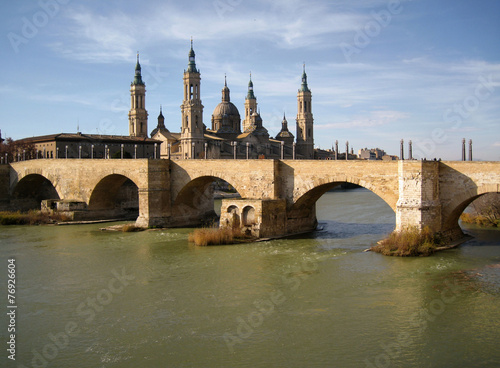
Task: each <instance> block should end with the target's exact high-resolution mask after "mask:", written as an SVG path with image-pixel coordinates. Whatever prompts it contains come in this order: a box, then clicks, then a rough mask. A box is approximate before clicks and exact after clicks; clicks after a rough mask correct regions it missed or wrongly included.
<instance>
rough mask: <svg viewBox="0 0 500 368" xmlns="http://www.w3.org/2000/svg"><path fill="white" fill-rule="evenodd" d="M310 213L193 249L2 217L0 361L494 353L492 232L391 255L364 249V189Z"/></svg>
mask: <svg viewBox="0 0 500 368" xmlns="http://www.w3.org/2000/svg"><path fill="white" fill-rule="evenodd" d="M317 213H318V219H319V221H320V230H319V231H317V232H315V233H312V234H309V235H306V236H300V237H296V238H292V239H281V240H275V241H270V242H261V243H253V244H244V245H236V246H220V247H205V248H200V247H194V246H192V245H190V244H188V242H187V236H188V233H189V232H190V229H168V230H154V231H146V232H140V233H117V232H102V231H100V230H99V228H100V227H102V225H80V226H34V227H26V226H25V227H22V226H9V227H6V226H4V227H0V254H1V262H2V267H1V268H0V282H1V285H2V289H1V290H2V294H3V295H2V296H1V298H2V300H3V303H0V304H1V306H0V308H2V309H4V312H2V319H1V326H0V336H1V337H2V341H5V342H4V343H3V346H4V348H3V349H2V353H1V357H0V361H1V364H0V365H1V366H2V367H61V368H63V367H64V368H68V367H71V368H84V367H85V368H88V367H120V368H129V367H130V368H132V367H133V368H138V367H146V368H149V367H301V368H302V367H342V368H345V367H499V366H500V349H499V341H500V231H498V230H485V229H478V228H474V227H470V226H469V227H467V232H469V233H470V234H471V235H473V236H474V238H473V239H472V240H470V241H468V242H466V243H464V244H462V245H461V246H460V247H458V248H456V249H452V250H448V251H444V252H440V253H438V254H435V255H433V256H431V257H426V258H424V257H422V258H392V257H385V256H382V255H380V254H374V253H371V252H367V253H366V252H363V250H364V249H366V248H368V247H369V246H370V245H371V244H373V243H374V242H376V241H377V240H379V239H381V238H383V237H384V236H385V235H386V234H387V233H389V232H390V231H391V230H392V229H393V227H394V223H395V216H394V213H393V211H392V210H391V209H390V208H389V207H388V206H387V205H386V204H385V202H383V201H382V200H381V199H380V198H379V197H377V196H376V195H374V194H373V193H372V192H370V191H368V190H364V189H356V190H349V191H334V192H329V193H326V194H325V195H324V196H323V197H322V198H321V199H320V200H319V201H318V204H317ZM8 259H15V267H16V268H15V270H16V273H15V275H16V293H15V296H16V299H15V303H16V305H17V309H16V313H15V321H14V322H15V323H14V324H15V358H16V360H15V362H14V361H12V360H10V359H8V355H9V354H10V353H9V352H8V351H6V347H7V348H8V347H9V344H8V343H6V342H8V341H9V338H10V336H9V335H10V333H8V331H7V329H8V325H9V323H12V319H10V318H8V317H7V315H6V312H8V311H9V310H11V309H8V308H7V307H6V305H7V275H8Z"/></svg>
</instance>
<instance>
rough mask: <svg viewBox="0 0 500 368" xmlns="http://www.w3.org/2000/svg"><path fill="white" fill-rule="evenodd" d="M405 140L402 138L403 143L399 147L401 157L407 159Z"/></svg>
mask: <svg viewBox="0 0 500 368" xmlns="http://www.w3.org/2000/svg"><path fill="white" fill-rule="evenodd" d="M404 144H405V142H404V140H402V139H401V144H400V147H399V159H400V160H404V159H405V147H404Z"/></svg>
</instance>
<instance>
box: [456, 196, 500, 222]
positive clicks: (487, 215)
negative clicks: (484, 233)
mask: <svg viewBox="0 0 500 368" xmlns="http://www.w3.org/2000/svg"><path fill="white" fill-rule="evenodd" d="M460 219H461V220H462V221H463V222H466V223H469V224H476V225H480V226H497V227H498V226H500V194H499V193H486V194H484V195H482V196H480V197H479V198H477V199H476V200H475V201H474V202H472V203H471V204H470V205H469V207H468V209H467V212H464V213H463V214H462V215H461V216H460Z"/></svg>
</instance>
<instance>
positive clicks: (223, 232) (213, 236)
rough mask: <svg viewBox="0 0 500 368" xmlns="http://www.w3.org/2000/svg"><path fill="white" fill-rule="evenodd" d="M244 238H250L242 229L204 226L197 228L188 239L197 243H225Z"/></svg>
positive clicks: (201, 244) (204, 244)
mask: <svg viewBox="0 0 500 368" xmlns="http://www.w3.org/2000/svg"><path fill="white" fill-rule="evenodd" d="M243 239H249V238H248V237H247V236H245V235H244V234H242V232H241V230H240V229H232V228H228V227H223V228H218V227H204V228H201V229H196V230H194V231H193V232H192V233H190V234H189V238H188V240H189V241H190V242H192V243H194V244H195V245H199V246H207V245H225V244H234V243H237V242H239V241H241V240H243Z"/></svg>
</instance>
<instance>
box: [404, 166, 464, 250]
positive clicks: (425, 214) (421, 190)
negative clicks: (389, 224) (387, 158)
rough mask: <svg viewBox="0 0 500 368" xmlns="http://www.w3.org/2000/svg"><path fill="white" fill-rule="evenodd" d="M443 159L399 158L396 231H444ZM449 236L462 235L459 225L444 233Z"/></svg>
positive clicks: (455, 237)
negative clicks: (441, 174)
mask: <svg viewBox="0 0 500 368" xmlns="http://www.w3.org/2000/svg"><path fill="white" fill-rule="evenodd" d="M439 178H440V163H439V162H437V161H402V160H401V161H399V163H398V179H399V199H398V201H397V205H396V231H403V230H405V229H408V228H417V229H418V230H423V229H424V228H426V227H427V228H429V229H430V230H431V231H432V232H433V233H442V230H443V227H442V214H441V212H442V204H441V198H440V185H439V184H440V183H439ZM442 235H443V236H445V237H446V238H448V239H449V240H455V239H457V238H460V237H462V236H463V233H462V230H461V229H460V227H459V226H458V223H457V224H456V227H455V228H453V229H450V230H449V231H446V233H442Z"/></svg>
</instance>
